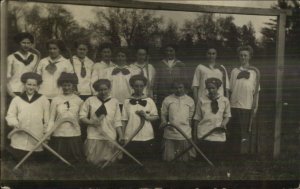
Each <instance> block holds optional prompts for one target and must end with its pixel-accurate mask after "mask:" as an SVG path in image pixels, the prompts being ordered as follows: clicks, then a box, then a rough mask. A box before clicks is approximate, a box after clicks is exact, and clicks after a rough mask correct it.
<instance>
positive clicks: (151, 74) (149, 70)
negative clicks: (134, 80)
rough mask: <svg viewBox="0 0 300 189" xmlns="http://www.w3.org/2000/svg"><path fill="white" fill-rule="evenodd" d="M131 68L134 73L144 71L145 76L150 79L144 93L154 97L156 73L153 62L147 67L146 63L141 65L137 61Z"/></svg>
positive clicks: (137, 73)
mask: <svg viewBox="0 0 300 189" xmlns="http://www.w3.org/2000/svg"><path fill="white" fill-rule="evenodd" d="M130 68H131V70H132V75H139V74H141V73H142V72H143V73H144V76H145V77H146V78H147V80H148V83H147V87H145V88H144V94H145V95H147V96H148V97H150V98H152V97H153V86H154V79H155V74H156V71H155V68H154V67H153V66H152V65H151V64H148V66H147V67H146V65H142V66H141V65H139V64H138V63H137V62H135V63H133V64H131V65H130Z"/></svg>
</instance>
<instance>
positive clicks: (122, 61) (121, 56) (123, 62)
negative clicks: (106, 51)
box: [116, 52, 127, 66]
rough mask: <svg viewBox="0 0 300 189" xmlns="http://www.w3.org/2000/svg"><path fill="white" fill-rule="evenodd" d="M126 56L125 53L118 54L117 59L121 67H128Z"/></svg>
mask: <svg viewBox="0 0 300 189" xmlns="http://www.w3.org/2000/svg"><path fill="white" fill-rule="evenodd" d="M126 59H127V57H126V54H125V53H123V52H118V53H117V57H116V63H117V64H118V65H119V66H124V65H126Z"/></svg>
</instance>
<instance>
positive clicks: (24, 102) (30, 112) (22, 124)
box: [6, 72, 50, 160]
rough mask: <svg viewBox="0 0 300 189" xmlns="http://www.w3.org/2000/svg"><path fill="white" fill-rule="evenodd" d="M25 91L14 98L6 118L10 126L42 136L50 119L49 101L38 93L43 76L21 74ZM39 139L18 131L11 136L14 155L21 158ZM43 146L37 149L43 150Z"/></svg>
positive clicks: (37, 150) (38, 150)
mask: <svg viewBox="0 0 300 189" xmlns="http://www.w3.org/2000/svg"><path fill="white" fill-rule="evenodd" d="M21 81H22V83H23V84H24V89H25V92H23V93H22V94H21V95H20V96H16V97H14V99H13V100H12V102H11V104H10V106H9V108H8V112H7V116H6V120H7V123H8V125H9V126H10V127H13V128H21V129H22V128H23V129H27V130H29V131H31V132H32V133H33V134H34V135H35V136H36V137H38V138H42V137H43V135H44V134H45V133H46V128H47V124H48V120H49V106H50V105H49V101H48V99H47V98H46V97H45V96H43V95H41V94H39V93H37V89H38V86H39V85H40V84H41V83H42V77H41V76H40V75H38V74H37V73H33V72H27V73H24V74H23V75H22V76H21ZM36 143H37V141H35V140H34V139H33V138H31V137H30V136H29V135H27V134H26V133H24V132H17V133H14V134H13V135H12V136H11V144H10V146H11V148H9V150H11V152H12V154H13V156H14V157H15V158H16V159H17V160H19V159H21V158H23V157H24V156H25V155H26V153H27V152H28V151H30V150H32V149H33V147H34V146H35V144H36ZM42 150H43V149H42V147H40V148H38V149H36V152H41V151H42Z"/></svg>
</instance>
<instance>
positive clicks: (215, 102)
mask: <svg viewBox="0 0 300 189" xmlns="http://www.w3.org/2000/svg"><path fill="white" fill-rule="evenodd" d="M208 98H209V99H210V100H211V103H210V106H211V111H212V113H214V114H216V113H217V112H218V111H219V104H218V99H219V98H213V97H211V96H208Z"/></svg>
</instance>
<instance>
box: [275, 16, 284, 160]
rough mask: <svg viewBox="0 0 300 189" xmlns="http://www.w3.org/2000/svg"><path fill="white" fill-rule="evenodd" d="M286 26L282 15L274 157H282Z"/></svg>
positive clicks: (279, 22)
mask: <svg viewBox="0 0 300 189" xmlns="http://www.w3.org/2000/svg"><path fill="white" fill-rule="evenodd" d="M285 24H286V14H285V13H281V14H280V15H279V16H278V17H277V26H278V28H277V31H278V33H277V46H276V55H277V56H276V116H275V133H274V149H273V157H274V158H277V157H278V156H279V155H280V140H281V119H282V118H281V116H282V90H283V88H282V80H283V71H284V49H285Z"/></svg>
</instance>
